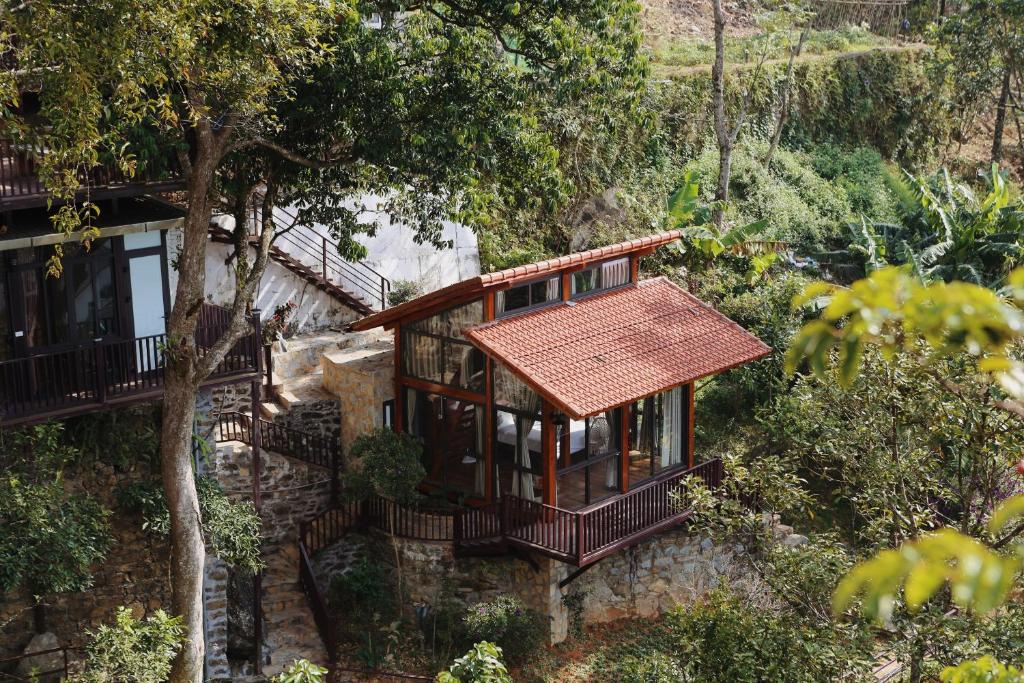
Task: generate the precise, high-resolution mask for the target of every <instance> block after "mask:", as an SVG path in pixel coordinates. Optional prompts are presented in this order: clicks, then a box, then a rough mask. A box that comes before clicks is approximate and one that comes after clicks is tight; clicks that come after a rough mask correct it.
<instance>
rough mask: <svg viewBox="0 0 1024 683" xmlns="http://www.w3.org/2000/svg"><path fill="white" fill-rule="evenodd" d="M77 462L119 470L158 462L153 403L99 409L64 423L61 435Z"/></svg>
mask: <svg viewBox="0 0 1024 683" xmlns="http://www.w3.org/2000/svg"><path fill="white" fill-rule="evenodd" d="M62 438H63V439H64V440H65V441H66V442H68V443H69V444H70V445H71V446H72V447H73V448H74V449H75V450H76V451H77V452H78V457H77V458H76V461H77V462H78V463H83V464H88V463H91V462H104V463H108V464H111V465H113V466H114V467H116V468H117V469H118V470H122V471H123V470H127V469H130V468H132V467H136V466H138V465H140V464H147V465H152V464H155V463H157V462H159V457H160V455H159V451H160V412H159V410H158V409H156V408H154V407H152V406H144V407H140V408H135V409H123V410H102V411H98V412H95V413H89V414H88V415H82V416H80V417H74V418H71V419H69V420H67V421H66V422H65V429H64V434H63V437H62Z"/></svg>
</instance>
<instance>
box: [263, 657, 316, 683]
mask: <svg viewBox="0 0 1024 683" xmlns="http://www.w3.org/2000/svg"><path fill="white" fill-rule="evenodd" d="M326 675H327V669H325V668H323V667H322V666H317V665H316V664H314V663H313V662H311V661H309V660H308V659H296V660H295V661H294V662H292V664H291V666H289V667H288V668H287V669H286V670H284V671H282V672H281V673H279V674H278V675H276V676H274V678H273V679H271V680H272V681H273V683H320V682H321V681H323V680H324V676H326Z"/></svg>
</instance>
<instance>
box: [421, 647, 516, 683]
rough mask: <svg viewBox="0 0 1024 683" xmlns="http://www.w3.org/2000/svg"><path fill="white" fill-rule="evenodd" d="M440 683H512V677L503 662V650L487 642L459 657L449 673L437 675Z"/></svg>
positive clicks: (443, 672) (444, 672)
mask: <svg viewBox="0 0 1024 683" xmlns="http://www.w3.org/2000/svg"><path fill="white" fill-rule="evenodd" d="M437 682H438V683H512V677H511V676H509V674H508V669H506V668H505V663H504V662H502V661H501V648H500V647H498V646H497V645H495V644H494V643H488V642H487V641H483V642H479V643H477V644H476V645H474V646H473V649H471V650H470V651H469V652H467V653H466V654H465V656H463V657H459V658H458V659H456V660H455V662H454V663H453V664H452V665H451V668H449V669H448V671H442V672H441V673H439V674H438V675H437Z"/></svg>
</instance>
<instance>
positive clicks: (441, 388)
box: [399, 375, 486, 405]
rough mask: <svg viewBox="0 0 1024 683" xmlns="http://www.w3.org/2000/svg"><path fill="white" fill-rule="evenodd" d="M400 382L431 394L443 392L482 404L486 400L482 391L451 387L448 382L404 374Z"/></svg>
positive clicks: (445, 394)
mask: <svg viewBox="0 0 1024 683" xmlns="http://www.w3.org/2000/svg"><path fill="white" fill-rule="evenodd" d="M399 384H400V386H406V387H409V388H411V389H419V390H420V391H426V392H428V393H431V394H441V395H444V396H448V397H450V398H457V399H459V400H461V401H468V402H470V403H476V404H478V405H482V404H484V403H485V402H486V396H484V394H482V393H479V392H476V391H468V390H466V389H459V388H458V387H450V386H448V385H447V384H438V383H437V382H428V381H426V380H422V379H416V378H415V377H405V376H404V375H403V376H402V378H401V379H400V380H399Z"/></svg>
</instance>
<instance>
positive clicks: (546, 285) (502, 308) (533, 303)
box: [494, 276, 562, 315]
mask: <svg viewBox="0 0 1024 683" xmlns="http://www.w3.org/2000/svg"><path fill="white" fill-rule="evenodd" d="M561 298H562V278H561V276H555V277H553V278H548V279H547V280H540V281H538V282H531V283H529V284H526V285H519V286H518V287H512V288H511V289H507V290H504V291H501V292H496V293H495V294H494V313H495V315H504V314H507V313H513V312H517V311H522V310H526V309H528V308H536V307H537V306H543V305H544V304H547V303H551V302H552V301H559V300H561Z"/></svg>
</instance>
